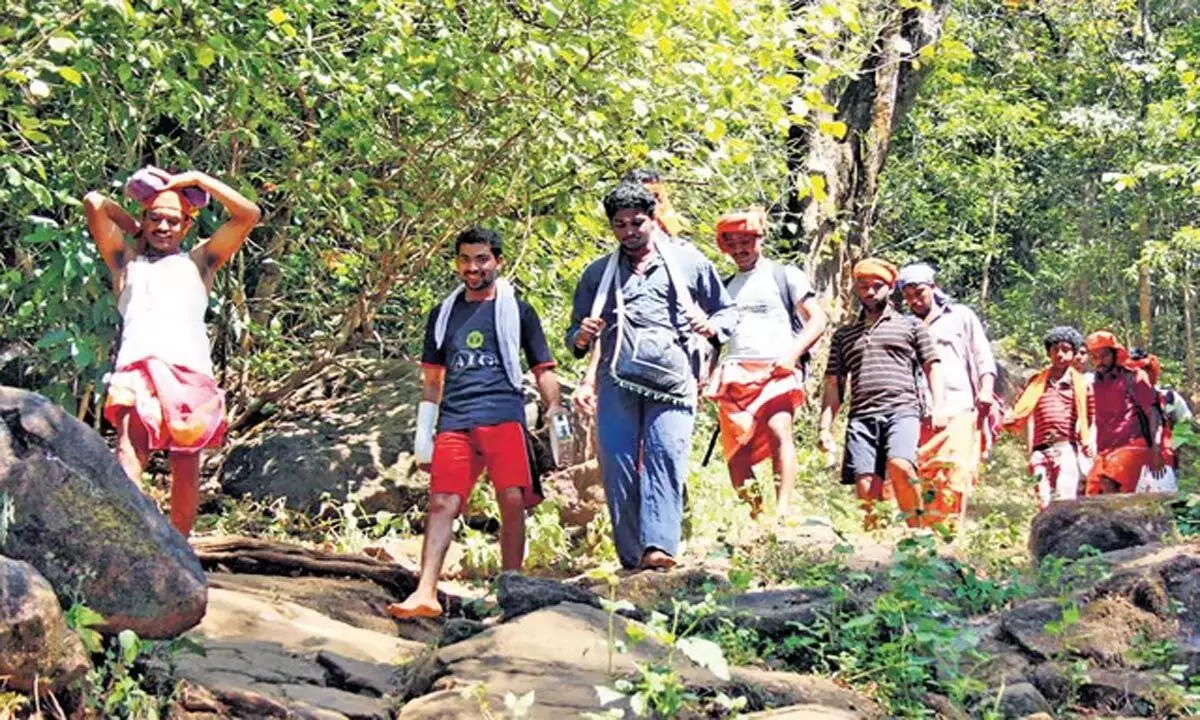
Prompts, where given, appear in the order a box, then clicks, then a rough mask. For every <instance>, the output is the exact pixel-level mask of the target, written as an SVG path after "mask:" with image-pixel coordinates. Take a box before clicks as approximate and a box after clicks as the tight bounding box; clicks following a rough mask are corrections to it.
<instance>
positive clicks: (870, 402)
mask: <svg viewBox="0 0 1200 720" xmlns="http://www.w3.org/2000/svg"><path fill="white" fill-rule="evenodd" d="M896 277H897V271H896V266H895V265H892V264H891V263H889V262H887V261H885V260H879V259H876V258H868V259H866V260H862V261H860V262H859V263H858V264H857V265H855V266H854V293H855V295H857V296H858V300H859V302H860V303H861V304H862V312H861V313H859V316H858V319H857V320H855V321H854V322H852V323H850V324H848V325H843V326H842V327H840V328H838V329H837V332H835V333H834V334H833V340H832V341H831V342H830V345H829V363H828V365H827V366H826V368H825V395H824V399H823V401H822V407H821V419H820V440H819V442H820V445H821V448H822V449H823V450H825V451H826V452H829V451H831V450H832V448H833V444H834V442H833V436H832V434H831V432H830V428H831V427H832V425H833V418H834V417H835V416H836V415H837V413H838V410H839V409H840V408H841V405H842V397H843V395H844V391H845V386H846V383H847V382H849V384H850V419H849V422H848V424H847V426H846V449H845V454H844V457H843V461H842V482H843V483H844V484H847V485H850V484H852V485H854V486H855V488H856V490H857V492H858V497H859V499H860V500H861V501H862V507H863V511H864V513H865V517H864V521H863V524H864V526H865V527H866V528H867V529H872V528H874V527H875V525H876V523H877V518H876V517H875V513H874V506H875V503H876V502H877V501H879V500H889V499H895V501H896V504H897V505H898V506H899V508H900V510H901V512H903V513H904V514H905V516H906V521H907V523H908V524H909V525H910V526H912V527H916V526H919V525H920V524H921V516H922V514H923V511H924V497H923V493H922V491H921V488H920V487H919V483H918V481H917V441H918V438H919V436H920V433H921V417H922V415H923V414H924V413H923V412H922V407H921V391H920V387H919V385H918V378H917V374H916V373H917V372H918V371H924V373H925V376H926V378H927V380H928V382H929V389H930V395H931V397H932V399H931V402H932V405H933V407H932V408H931V410H932V412H930V413H929V415H930V418H931V420H930V424H931V426H932V427H933V428H935V429H941V428H944V427H945V426H946V417H945V414H944V412H943V399H942V393H943V388H942V376H941V368H940V359H939V357H938V352H937V347H936V346H935V345H934V343H933V339H932V338H931V337H930V335H929V329H928V328H926V327H925V324H924V323H923V322H921V321H920V320H918V319H917V318H915V317H913V316H911V315H902V314H900V313H899V312H897V311H896V310H895V308H893V307H892V305H891V302H890V297H891V294H892V290H893V288H894V287H895V285H896Z"/></svg>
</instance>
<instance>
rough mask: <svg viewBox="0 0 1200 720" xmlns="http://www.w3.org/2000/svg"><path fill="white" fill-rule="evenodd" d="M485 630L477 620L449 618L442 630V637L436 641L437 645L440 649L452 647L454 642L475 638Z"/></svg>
mask: <svg viewBox="0 0 1200 720" xmlns="http://www.w3.org/2000/svg"><path fill="white" fill-rule="evenodd" d="M486 629H487V627H486V626H485V625H484V624H483V623H481V622H479V621H478V620H467V619H466V618H450V619H449V620H447V621H446V624H445V626H444V627H443V628H442V637H441V639H440V640H439V641H438V644H439V645H440V646H442V647H445V646H447V645H453V644H454V643H456V642H462V641H463V640H466V639H467V638H470V637H475V636H476V635H478V634H479V633H481V632H483V631H484V630H486Z"/></svg>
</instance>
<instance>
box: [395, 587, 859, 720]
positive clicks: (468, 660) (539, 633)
mask: <svg viewBox="0 0 1200 720" xmlns="http://www.w3.org/2000/svg"><path fill="white" fill-rule="evenodd" d="M608 621H609V618H608V615H607V614H605V613H604V612H602V611H601V610H598V609H596V608H593V607H591V606H588V605H581V604H577V603H560V604H558V605H554V606H552V607H547V608H544V609H541V610H537V611H535V612H533V613H529V614H527V615H523V616H521V617H519V618H517V619H516V620H513V621H511V622H506V623H503V624H500V625H497V626H495V627H492V628H490V629H488V630H487V631H485V632H483V633H481V634H479V635H476V636H475V637H472V638H470V639H468V640H465V641H463V642H459V643H456V644H454V645H451V646H449V647H444V648H442V649H441V650H439V651H438V653H437V662H438V663H439V665H440V667H441V677H440V678H438V679H437V681H436V682H435V683H434V684H433V687H432V689H433V692H432V693H430V694H427V695H424V696H423V697H418V698H416V699H414V700H411V701H410V702H408V703H407V704H405V706H404V707H403V708H402V709H401V711H400V715H399V717H400V718H402V719H404V720H412V719H415V718H451V717H477V716H478V715H479V704H478V701H477V700H475V699H468V698H464V697H462V693H461V691H462V689H463V688H466V687H470V686H476V685H480V684H481V685H482V686H483V687H484V688H485V690H486V694H487V702H488V703H489V704H490V705H491V707H492V708H502V707H503V706H504V701H503V698H504V695H505V693H507V692H511V693H513V694H514V695H517V696H521V695H524V694H526V693H528V692H531V691H532V692H534V698H535V700H534V706H533V708H532V710H531V711H530V714H529V716H528V717H531V718H534V719H535V720H541V719H543V718H546V719H551V718H553V719H555V720H557V719H558V718H564V717H579V716H580V714H582V713H584V712H597V711H599V710H601V708H600V705H599V701H598V699H597V695H596V690H595V686H597V685H601V686H611V684H612V682H613V679H614V675H610V674H609V662H610V655H609V651H608V647H609V645H608V639H607V637H608V636H607V626H608ZM630 622H632V621H629V620H626V619H624V618H621V617H617V618H615V619H614V625H615V627H614V631H615V635H616V637H617V638H625V637H626V628H627V626H628V624H629V623H630ZM665 656H666V649H665V648H663V647H661V646H659V645H657V644H656V643H655V642H653V641H650V640H647V641H644V642H642V643H639V644H637V645H634V646H632V647H630V648H629V650H628V652H624V653H621V652H617V653H613V654H612V656H611V662H612V670H613V672H614V673H615V676H617V677H629V676H631V675H632V674H633V673H635V672H636V669H635V667H634V663H637V662H641V663H647V662H654V661H661V660H662V659H663V658H665ZM676 662H677V666H676V670H677V672H679V674H680V676H681V677H682V678H683V680H684V682H685V684H687V685H688V686H689V687H691V688H704V689H707V690H709V691H714V692H715V691H716V690H724V691H726V692H728V693H730V694H735V693H736V694H739V695H741V694H744V695H746V696H747V697H748V698H749V699H750V700H751V708H750V710H753V709H755V708H759V709H761V708H762V707H765V706H768V704H769V706H771V707H785V706H789V705H806V706H811V707H809V708H807V709H810V710H812V711H813V712H817V711H820V712H826V713H831V714H827V715H824V716H825V717H831V718H832V717H875V716H877V714H878V710H877V708H875V706H874V705H873V704H872V703H871V702H870V701H869V700H867V699H865V698H863V697H861V696H858V695H856V694H855V693H852V692H850V691H848V690H845V689H843V688H840V687H838V686H837V685H835V684H834V683H833V682H831V681H828V680H825V679H823V678H817V677H811V676H804V675H797V674H793V673H772V672H768V671H763V670H755V669H749V668H734V669H733V671H732V678H731V680H730V681H721V680H719V679H717V678H716V677H715V676H713V675H712V674H711V673H710V672H708V671H707V670H704V669H703V668H700V667H698V666H696V665H694V664H693V663H691V661H689V660H687V659H686V658H685V657H683V656H682V654H679V655H677V659H676ZM421 689H422V688H418V689H417V690H416V692H420V690H421ZM614 706H616V707H620V706H621V703H620V702H618V703H616V704H615V705H614ZM838 713H841V714H838ZM816 717H821V716H816Z"/></svg>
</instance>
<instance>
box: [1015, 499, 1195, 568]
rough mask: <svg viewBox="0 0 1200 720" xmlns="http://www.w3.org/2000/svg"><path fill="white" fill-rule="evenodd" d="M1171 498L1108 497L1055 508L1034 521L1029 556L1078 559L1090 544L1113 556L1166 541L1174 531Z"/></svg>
mask: <svg viewBox="0 0 1200 720" xmlns="http://www.w3.org/2000/svg"><path fill="white" fill-rule="evenodd" d="M1170 499H1171V496H1168V495H1103V496H1100V497H1088V498H1081V499H1079V500H1072V501H1070V502H1055V503H1051V504H1050V505H1049V506H1048V507H1047V508H1046V509H1045V510H1042V511H1041V512H1040V513H1038V514H1037V516H1036V517H1034V519H1033V526H1032V528H1031V529H1030V532H1029V552H1030V554H1032V555H1033V557H1034V559H1035V560H1039V561H1040V560H1041V559H1042V558H1045V557H1047V556H1049V555H1056V556H1058V557H1062V558H1075V557H1079V553H1080V550H1081V549H1082V548H1083V547H1084V546H1085V545H1090V546H1091V547H1093V548H1095V549H1097V550H1099V551H1100V552H1109V551H1111V550H1121V549H1124V548H1129V547H1135V546H1138V545H1149V544H1150V543H1156V542H1161V541H1162V540H1163V539H1164V538H1165V537H1167V536H1169V535H1170V534H1171V532H1172V530H1173V529H1174V521H1173V519H1172V516H1171V512H1170V509H1169V508H1168V507H1167V505H1166V502H1167V501H1169V500H1170Z"/></svg>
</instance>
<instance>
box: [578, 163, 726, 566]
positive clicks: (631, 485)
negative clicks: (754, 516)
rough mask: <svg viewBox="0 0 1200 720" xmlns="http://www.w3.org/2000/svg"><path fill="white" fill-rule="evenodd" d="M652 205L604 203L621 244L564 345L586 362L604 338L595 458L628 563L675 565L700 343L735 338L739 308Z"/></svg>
mask: <svg viewBox="0 0 1200 720" xmlns="http://www.w3.org/2000/svg"><path fill="white" fill-rule="evenodd" d="M655 208H656V202H655V199H654V196H653V195H652V194H651V193H650V191H649V190H647V189H646V188H645V187H643V186H642V185H640V184H636V183H622V184H621V185H618V186H617V188H616V189H614V190H613V191H612V192H611V193H609V194H608V196H607V197H605V198H604V210H605V213H606V214H607V215H608V220H609V225H610V226H611V228H612V231H613V235H615V236H616V239H617V241H618V242H619V246H618V248H617V249H615V250H614V251H613V252H612V253H611V254H609V255H607V256H605V257H603V258H601V259H599V260H597V261H595V262H593V263H592V264H591V265H589V266H588V268H587V269H586V270H584V272H583V275H582V277H580V279H579V284H578V285H577V286H576V288H575V298H574V304H573V308H572V312H571V328H570V330H568V332H567V345H568V346H569V347H570V348H571V350H572V351H573V352H574V353H575V356H576V357H580V358H582V357H584V356H585V355H587V354H588V353H589V352H591V349H592V344H593V343H594V342H597V341H598V342H600V353H599V368H598V372H597V375H598V380H597V387H596V400H595V404H596V437H597V441H598V442H597V457H598V459H599V461H600V471H601V474H602V475H603V477H604V494H605V499H606V500H607V502H608V510H609V515H610V517H611V518H612V524H613V537H614V541H615V543H616V546H617V555H618V556H619V558H620V560H621V564H622V565H624V566H625V567H627V568H632V567H638V566H641V567H645V568H654V569H668V568H671V567H673V566H674V565H675V555H676V554H677V552H678V550H679V542H680V540H681V535H682V526H683V484H684V482H685V481H686V480H687V473H688V452H689V450H690V449H691V444H692V430H693V429H694V426H695V412H696V376H697V371H698V368H696V367H695V362H696V361H695V358H697V357H698V353H696V352H695V347H694V345H693V343H694V342H696V341H697V339H698V338H697V336H698V337H699V338H705V339H707V338H713V337H715V338H716V339H717V340H718V341H721V342H723V341H725V340H728V339H729V336H730V334H731V333H732V330H733V326H734V324H736V322H737V308H736V307H735V306H734V304H733V300H731V299H730V298H729V294H728V293H727V292H725V286H724V285H723V284H722V283H721V278H720V277H719V276H718V275H717V270H716V268H715V267H713V265H712V263H710V262H709V261H708V259H707V258H705V257H704V256H703V255H701V254H700V252H699V251H698V250H696V249H695V248H694V247H687V246H680V245H668V244H666V243H663V242H661V241H659V240H658V239H657V237H656V236H657V235H660V234H659V233H656V232H655V229H656V228H657V225H656V223H655V221H654V211H655Z"/></svg>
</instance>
